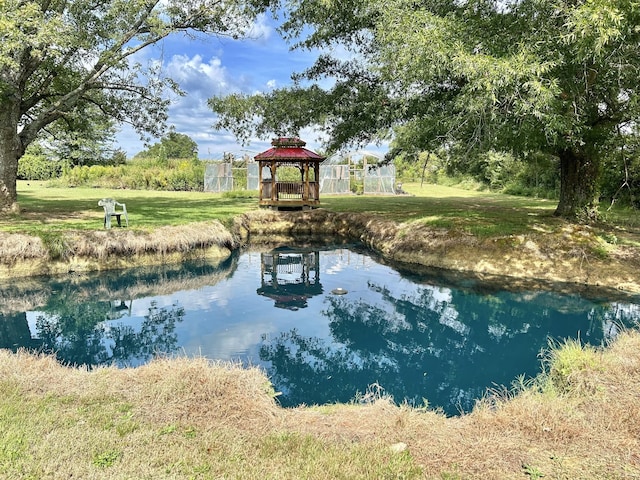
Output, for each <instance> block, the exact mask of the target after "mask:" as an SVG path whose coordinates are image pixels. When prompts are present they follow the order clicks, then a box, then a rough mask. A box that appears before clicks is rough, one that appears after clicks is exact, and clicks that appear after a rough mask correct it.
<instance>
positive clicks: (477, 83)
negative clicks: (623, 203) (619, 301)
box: [210, 0, 640, 218]
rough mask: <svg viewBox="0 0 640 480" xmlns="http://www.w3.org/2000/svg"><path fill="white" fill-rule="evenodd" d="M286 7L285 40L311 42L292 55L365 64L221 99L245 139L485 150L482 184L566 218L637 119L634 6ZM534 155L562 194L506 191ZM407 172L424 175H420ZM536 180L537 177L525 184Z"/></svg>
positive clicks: (331, 66) (326, 66)
mask: <svg viewBox="0 0 640 480" xmlns="http://www.w3.org/2000/svg"><path fill="white" fill-rule="evenodd" d="M271 4H272V5H273V6H274V8H277V7H278V6H282V5H284V2H280V1H278V0H275V1H273V2H271ZM286 5H287V7H288V8H289V10H288V12H287V13H286V18H285V22H284V24H283V26H282V31H283V32H284V34H285V36H289V37H290V38H296V37H299V36H301V35H306V37H303V38H302V40H300V41H299V43H298V44H296V46H298V47H300V48H306V47H311V48H317V49H319V50H328V51H331V50H334V49H333V47H334V46H335V45H341V46H343V47H344V48H346V49H347V50H349V51H352V52H355V55H352V56H351V58H350V59H347V60H344V59H339V58H334V57H332V56H331V55H330V54H323V55H321V56H320V57H319V58H318V59H317V61H316V63H315V65H314V66H313V67H311V68H310V69H308V70H307V71H305V72H302V73H301V74H299V75H297V76H296V79H297V80H305V81H308V86H307V87H301V86H300V85H303V82H302V81H300V82H298V83H297V84H296V85H295V86H294V87H291V88H284V89H278V90H274V91H271V92H269V93H267V94H259V95H255V96H242V95H234V96H232V97H228V98H226V99H222V98H213V99H211V100H210V106H211V108H212V109H213V110H214V111H215V112H216V113H217V114H218V115H219V120H218V126H220V127H224V128H229V129H231V130H232V131H233V132H234V133H235V134H236V135H237V136H238V137H239V138H242V139H245V138H250V136H251V135H252V134H253V133H255V134H258V135H267V134H269V133H271V132H278V133H279V132H283V131H291V130H296V131H297V130H300V129H301V128H303V127H306V126H310V125H316V126H320V127H321V128H323V129H324V130H325V131H326V132H327V133H328V134H329V137H330V138H329V142H328V144H329V147H330V149H338V148H340V147H342V146H343V145H344V144H357V143H362V142H366V141H371V140H384V139H387V138H388V137H389V130H390V129H394V130H395V133H396V138H397V139H400V140H401V143H402V148H403V149H404V150H405V151H407V152H420V151H436V150H437V149H438V148H446V149H447V150H448V151H451V150H452V149H458V150H460V151H461V152H463V153H462V154H461V155H460V156H461V157H467V156H474V157H477V156H478V154H484V155H485V158H484V160H483V162H484V163H485V165H484V167H483V172H475V173H476V174H477V175H480V174H481V173H482V174H483V175H482V176H483V177H484V178H483V179H482V180H483V181H484V182H486V183H487V184H489V185H491V186H492V187H493V188H505V187H509V186H511V187H512V188H514V189H521V190H523V191H528V192H529V193H538V192H540V191H544V192H550V191H556V192H558V193H559V194H560V197H559V203H558V207H557V210H556V213H557V214H558V215H561V216H565V217H570V218H576V217H577V216H579V215H585V216H586V217H590V216H591V214H593V213H594V209H595V205H596V203H597V194H598V187H599V183H598V181H599V173H600V165H599V163H600V161H601V159H602V158H603V157H604V156H606V155H607V154H608V153H609V152H610V151H611V149H612V148H615V145H614V144H613V143H612V142H611V139H612V137H613V136H615V135H616V130H617V128H619V127H621V126H623V125H624V126H626V128H628V126H629V125H635V124H637V123H638V121H639V120H640V102H637V89H638V82H637V71H638V69H640V30H639V29H638V28H637V25H638V23H639V21H640V14H639V13H638V10H637V8H636V7H635V6H634V5H635V4H633V2H632V3H629V2H622V3H620V2H617V1H615V0H603V1H599V2H578V3H575V2H568V1H560V2H550V1H546V0H545V1H537V0H525V1H522V2H507V3H506V4H505V3H504V2H499V1H496V0H486V1H485V0H481V1H478V2H462V3H456V2H435V3H429V2H426V3H425V2H418V3H416V2H413V1H407V0H393V1H384V2H383V1H381V0H377V1H373V2H371V1H370V2H363V1H355V2H348V5H345V4H343V3H340V2H329V3H326V2H323V3H321V4H319V5H315V4H313V5H310V4H309V2H306V1H304V0H295V1H293V2H288V3H286ZM329 78H330V79H331V82H326V84H327V85H330V86H329V87H326V88H323V87H322V86H321V85H323V83H322V80H324V79H329ZM496 152H513V155H514V158H513V159H508V158H506V157H504V158H501V159H498V158H497V157H496V156H502V155H503V154H498V153H496ZM531 152H542V153H544V154H547V155H553V156H555V157H557V158H558V159H559V161H560V163H561V165H563V168H562V169H560V170H559V171H560V172H561V176H560V180H559V181H560V182H561V184H562V185H563V188H561V189H557V188H556V186H555V185H552V183H555V182H549V181H546V179H545V181H544V182H543V183H542V185H541V184H540V182H538V185H537V186H535V187H532V186H531V185H527V182H525V181H524V180H525V179H523V180H522V181H521V182H519V183H518V184H516V185H515V187H514V186H513V185H509V184H510V181H509V179H510V175H511V174H512V173H513V172H514V171H519V169H518V167H517V165H516V164H515V163H516V162H520V161H527V158H528V156H529V155H530V154H531ZM411 155H414V156H413V158H414V160H417V157H416V156H415V154H410V155H409V156H408V157H407V159H408V158H410V157H411ZM516 159H517V160H516ZM549 166H550V168H551V169H552V171H553V174H554V175H555V174H557V172H558V169H557V168H556V167H555V165H553V164H550V165H549ZM490 168H495V169H496V171H495V172H494V171H491V172H489V171H488V169H490ZM405 172H407V174H408V176H409V178H415V177H416V173H417V172H416V171H415V170H414V171H411V172H409V171H408V170H405ZM532 174H533V177H534V178H537V179H538V180H539V179H540V177H541V175H539V174H537V173H535V172H527V173H526V175H525V177H526V176H530V175H532ZM545 194H546V193H545Z"/></svg>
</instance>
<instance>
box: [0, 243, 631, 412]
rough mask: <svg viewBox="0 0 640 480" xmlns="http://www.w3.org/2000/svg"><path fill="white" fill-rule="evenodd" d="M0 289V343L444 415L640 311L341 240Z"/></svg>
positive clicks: (307, 399)
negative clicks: (223, 365) (154, 361)
mask: <svg viewBox="0 0 640 480" xmlns="http://www.w3.org/2000/svg"><path fill="white" fill-rule="evenodd" d="M0 298H2V303H1V305H0V348H10V349H13V350H16V349H18V348H20V347H24V348H30V349H35V350H38V351H44V352H47V353H53V354H55V355H56V356H57V358H58V359H59V360H60V361H61V362H63V363H65V364H71V365H81V364H85V365H90V366H96V365H106V364H116V365H118V366H121V367H124V366H134V367H135V366H139V365H141V364H144V363H145V362H148V361H149V360H150V359H151V358H153V357H154V356H155V355H187V356H204V357H207V358H209V359H212V360H223V361H237V362H242V363H243V364H246V365H254V366H260V367H261V368H263V369H264V370H265V372H266V373H267V375H268V376H269V378H270V379H271V381H272V383H273V385H274V387H275V389H276V391H278V392H281V395H279V397H278V400H279V402H280V403H281V404H282V405H283V406H295V405H300V404H307V405H309V404H325V403H333V402H348V401H350V400H354V399H355V400H358V399H359V400H366V398H367V395H369V394H371V393H372V392H374V393H380V392H382V393H385V394H389V395H391V396H393V398H394V399H395V400H396V402H403V401H407V402H409V403H410V404H413V405H416V406H422V405H424V402H425V399H426V401H427V402H428V405H429V407H431V408H441V409H442V410H443V411H444V412H445V413H447V414H448V415H456V414H458V413H460V412H464V411H469V410H470V409H471V408H472V407H473V405H474V402H475V400H476V399H479V398H481V397H482V396H483V395H484V394H485V392H486V390H487V389H488V388H494V387H496V386H498V385H505V386H507V387H508V386H509V385H511V383H512V382H513V381H514V380H515V379H516V378H517V377H519V376H525V377H532V376H535V375H536V374H537V373H539V372H540V370H541V352H544V350H545V349H546V348H547V347H548V346H549V342H550V340H551V341H561V340H562V339H566V338H578V339H580V341H582V342H587V343H589V344H593V345H601V344H602V343H603V342H606V341H607V340H609V339H611V338H613V337H614V336H615V335H616V334H617V332H619V330H620V328H623V327H631V326H635V325H636V324H637V321H638V320H639V319H640V305H638V302H637V300H638V299H637V298H636V297H630V298H623V299H622V300H620V299H616V300H612V299H608V300H607V299H602V298H600V299H599V298H597V297H590V296H585V295H582V296H581V295H578V294H575V293H574V294H567V293H559V292H554V291H553V290H535V289H529V288H522V287H521V288H518V289H512V290H506V289H498V288H497V287H495V285H492V284H482V283H478V282H477V281H471V280H464V279H463V280H461V281H458V280H456V281H453V280H451V279H450V278H447V277H445V276H444V272H443V275H439V274H438V273H437V272H436V273H435V274H434V273H433V272H424V273H422V274H419V273H415V272H413V273H411V272H406V271H404V270H401V271H398V270H394V269H393V268H391V267H389V266H386V265H384V264H383V263H381V262H380V261H379V260H377V259H376V258H374V257H373V256H371V255H370V254H369V253H368V252H367V251H365V250H364V249H362V248H359V247H358V246H355V245H350V246H337V247H323V248H288V247H283V248H277V249H273V250H267V249H265V250H264V251H257V250H256V251H247V252H243V253H239V254H236V255H233V256H232V257H231V258H229V259H228V260H227V261H225V262H224V263H222V264H220V265H212V264H209V263H206V262H193V263H186V264H183V265H169V266H162V267H154V268H138V269H131V270H125V271H110V272H103V273H90V274H69V275H65V276H61V277H48V278H29V279H23V280H20V281H17V280H14V281H11V282H8V281H7V282H4V283H0Z"/></svg>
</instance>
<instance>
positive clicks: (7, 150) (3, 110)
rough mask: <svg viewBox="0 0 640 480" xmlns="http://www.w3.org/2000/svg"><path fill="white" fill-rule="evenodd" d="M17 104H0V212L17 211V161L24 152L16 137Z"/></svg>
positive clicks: (8, 101)
mask: <svg viewBox="0 0 640 480" xmlns="http://www.w3.org/2000/svg"><path fill="white" fill-rule="evenodd" d="M19 119H20V108H19V102H16V101H11V100H7V99H3V101H2V102H0V212H7V211H11V210H16V209H17V202H16V201H17V199H18V194H17V190H16V179H17V176H18V159H19V158H20V157H21V156H22V154H23V152H24V150H23V148H22V142H21V140H20V137H19V135H18V122H19Z"/></svg>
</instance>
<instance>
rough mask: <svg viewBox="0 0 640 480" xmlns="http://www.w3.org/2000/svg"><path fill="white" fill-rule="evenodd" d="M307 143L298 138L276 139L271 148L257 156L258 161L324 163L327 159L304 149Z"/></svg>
mask: <svg viewBox="0 0 640 480" xmlns="http://www.w3.org/2000/svg"><path fill="white" fill-rule="evenodd" d="M306 144H307V143H306V142H304V141H302V140H300V139H299V138H297V137H291V138H289V137H281V138H274V139H273V140H272V141H271V145H273V147H271V148H270V149H269V150H266V151H264V152H262V153H259V154H258V155H256V156H255V159H256V160H258V161H261V160H262V161H265V160H319V161H322V160H324V159H325V158H326V157H323V156H321V155H318V154H317V153H315V152H312V151H311V150H308V149H306V148H304V146H305V145H306Z"/></svg>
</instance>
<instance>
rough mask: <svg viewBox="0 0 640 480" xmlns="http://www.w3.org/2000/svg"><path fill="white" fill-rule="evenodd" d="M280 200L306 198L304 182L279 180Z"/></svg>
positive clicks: (277, 187)
mask: <svg viewBox="0 0 640 480" xmlns="http://www.w3.org/2000/svg"><path fill="white" fill-rule="evenodd" d="M276 192H277V198H278V200H300V199H302V198H304V196H303V193H304V184H302V183H300V182H277V183H276Z"/></svg>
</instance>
